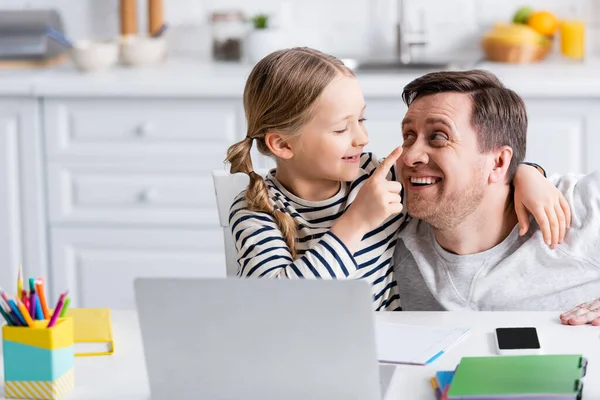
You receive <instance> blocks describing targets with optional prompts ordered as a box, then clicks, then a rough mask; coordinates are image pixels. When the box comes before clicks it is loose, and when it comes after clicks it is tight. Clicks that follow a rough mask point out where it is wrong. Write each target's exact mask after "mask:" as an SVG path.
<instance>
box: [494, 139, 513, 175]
mask: <svg viewBox="0 0 600 400" xmlns="http://www.w3.org/2000/svg"><path fill="white" fill-rule="evenodd" d="M493 154H494V164H493V165H492V170H491V172H490V177H489V181H490V183H508V179H506V177H507V173H508V167H509V166H510V161H511V160H512V155H513V151H512V148H510V147H509V146H503V147H501V148H499V149H498V150H495V151H494V152H493Z"/></svg>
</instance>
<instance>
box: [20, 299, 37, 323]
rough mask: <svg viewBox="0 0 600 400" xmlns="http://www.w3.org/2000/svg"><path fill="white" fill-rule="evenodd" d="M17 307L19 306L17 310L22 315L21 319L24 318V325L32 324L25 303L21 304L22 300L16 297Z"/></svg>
mask: <svg viewBox="0 0 600 400" xmlns="http://www.w3.org/2000/svg"><path fill="white" fill-rule="evenodd" d="M17 307H19V311H20V312H21V315H22V316H23V319H24V320H25V324H26V326H33V320H32V319H31V316H30V315H29V311H27V309H26V308H25V304H23V302H22V301H20V300H19V299H17Z"/></svg>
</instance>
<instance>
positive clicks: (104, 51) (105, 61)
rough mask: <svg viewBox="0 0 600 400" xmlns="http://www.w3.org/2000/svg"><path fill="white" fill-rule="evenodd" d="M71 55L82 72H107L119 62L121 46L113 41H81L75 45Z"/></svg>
mask: <svg viewBox="0 0 600 400" xmlns="http://www.w3.org/2000/svg"><path fill="white" fill-rule="evenodd" d="M70 55H71V60H72V61H73V64H75V67H77V69H79V70H80V71H83V72H98V71H105V70H107V69H109V68H111V67H112V66H114V65H115V64H116V63H117V61H118V60H119V45H118V43H117V42H116V41H111V40H101V41H94V40H79V41H76V42H75V43H73V48H72V49H71V51H70Z"/></svg>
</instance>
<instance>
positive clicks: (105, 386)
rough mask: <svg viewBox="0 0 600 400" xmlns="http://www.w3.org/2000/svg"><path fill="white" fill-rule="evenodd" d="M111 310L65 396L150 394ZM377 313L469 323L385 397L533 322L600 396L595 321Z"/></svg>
mask: <svg viewBox="0 0 600 400" xmlns="http://www.w3.org/2000/svg"><path fill="white" fill-rule="evenodd" d="M112 315H113V329H114V338H115V354H113V355H112V356H103V357H78V358H76V360H75V390H74V391H73V393H71V394H70V395H69V396H67V397H65V400H83V399H85V400H92V399H119V400H147V399H149V398H150V390H149V385H148V379H147V377H146V368H145V365H144V355H143V349H142V344H141V338H140V332H139V327H138V322H137V317H136V314H135V313H134V312H125V311H121V312H118V311H113V313H112ZM377 318H381V319H386V320H389V321H395V322H399V323H406V324H416V325H433V326H444V327H458V326H461V327H468V328H471V332H470V333H469V335H468V336H467V337H466V338H464V339H463V340H462V341H461V342H459V343H458V344H457V345H456V346H455V347H453V348H452V349H451V350H450V351H449V352H448V353H446V354H444V355H443V356H442V357H440V358H438V359H437V360H436V361H435V362H434V363H433V364H431V365H429V366H398V367H397V371H396V374H395V376H394V378H393V380H392V382H391V386H390V391H389V392H388V395H387V397H386V399H389V400H391V399H411V400H421V399H422V400H433V399H435V396H434V395H433V392H432V390H431V387H430V385H429V378H430V377H431V376H432V375H433V374H434V373H435V372H436V371H438V370H443V369H454V368H455V367H456V365H457V363H458V362H459V361H460V358H461V357H463V356H483V355H492V354H495V353H494V340H493V330H494V328H496V327H501V326H535V327H537V328H538V333H539V336H540V341H541V344H542V347H543V349H544V352H545V353H546V354H550V353H554V354H560V353H563V354H564V353H582V354H584V355H585V356H586V357H587V358H588V361H589V365H588V370H587V375H586V377H585V378H584V392H583V393H584V395H583V399H584V400H585V399H600V327H593V326H589V325H586V326H563V325H560V322H559V321H558V313H555V312H465V313H462V312H461V313H457V312H386V313H378V314H377ZM0 368H1V366H0ZM2 393H3V391H2ZM409 395H410V396H409Z"/></svg>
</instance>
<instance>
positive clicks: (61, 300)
mask: <svg viewBox="0 0 600 400" xmlns="http://www.w3.org/2000/svg"><path fill="white" fill-rule="evenodd" d="M67 293H68V292H64V293H63V294H61V295H60V297H59V298H58V303H57V304H56V307H55V308H54V314H52V317H51V318H50V322H48V328H52V327H53V326H54V325H55V324H56V320H57V319H58V316H59V315H60V313H61V312H62V308H63V305H64V301H65V297H66V296H67Z"/></svg>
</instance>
